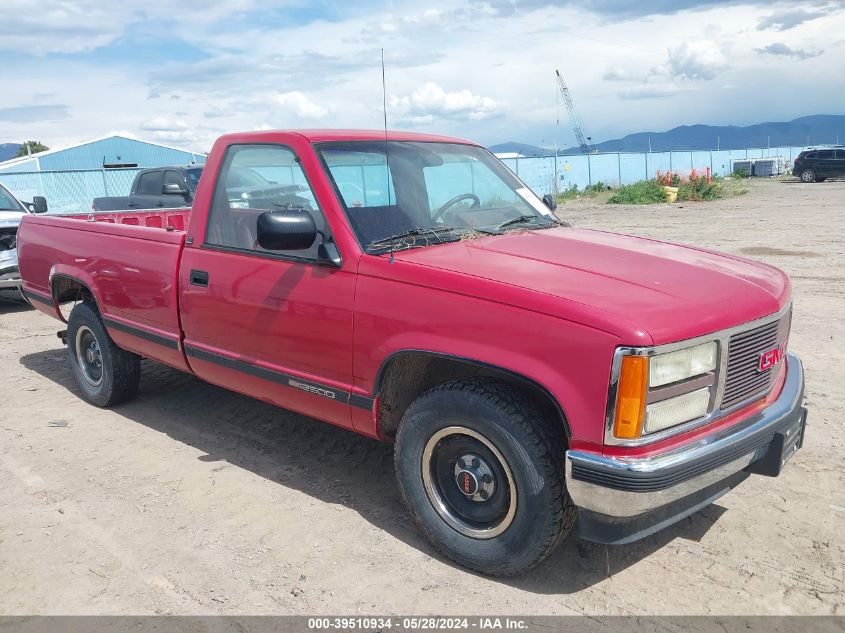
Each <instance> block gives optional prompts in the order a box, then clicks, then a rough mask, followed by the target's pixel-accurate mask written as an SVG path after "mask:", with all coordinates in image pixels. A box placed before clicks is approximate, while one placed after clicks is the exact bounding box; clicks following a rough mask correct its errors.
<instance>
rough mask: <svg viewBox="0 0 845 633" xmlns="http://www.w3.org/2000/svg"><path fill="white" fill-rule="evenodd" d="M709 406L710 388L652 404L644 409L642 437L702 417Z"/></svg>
mask: <svg viewBox="0 0 845 633" xmlns="http://www.w3.org/2000/svg"><path fill="white" fill-rule="evenodd" d="M709 405H710V387H705V388H704V389H698V390H697V391H693V392H691V393H685V394H683V395H680V396H675V397H674V398H667V399H666V400H661V401H659V402H653V403H652V404H650V405H648V406H647V407H646V409H645V422H644V423H643V435H648V434H649V433H655V432H657V431H662V430H663V429H668V428H669V427H670V426H676V425H678V424H681V423H682V422H688V421H689V420H697V419H698V418H701V417H704V416H705V415H707V407H708V406H709Z"/></svg>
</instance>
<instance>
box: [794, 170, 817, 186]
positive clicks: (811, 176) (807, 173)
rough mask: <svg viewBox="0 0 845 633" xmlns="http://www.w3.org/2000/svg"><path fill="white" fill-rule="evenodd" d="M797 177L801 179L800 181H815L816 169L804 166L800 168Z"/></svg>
mask: <svg viewBox="0 0 845 633" xmlns="http://www.w3.org/2000/svg"><path fill="white" fill-rule="evenodd" d="M798 177H799V178H800V179H801V182H816V171H815V170H814V169H810V168H809V167H805V168H804V169H802V170H801V173H800V174H799V175H798Z"/></svg>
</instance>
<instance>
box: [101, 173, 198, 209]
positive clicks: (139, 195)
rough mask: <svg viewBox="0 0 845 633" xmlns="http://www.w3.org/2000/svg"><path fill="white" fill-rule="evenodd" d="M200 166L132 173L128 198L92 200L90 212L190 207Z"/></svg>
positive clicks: (110, 197)
mask: <svg viewBox="0 0 845 633" xmlns="http://www.w3.org/2000/svg"><path fill="white" fill-rule="evenodd" d="M201 175H202V166H201V165H191V166H189V167H156V168H154V169H142V170H141V171H139V172H138V173H137V174H135V179H134V180H133V181H132V187H131V188H130V190H129V195H128V196H109V197H104V198H94V201H93V203H92V204H91V210H92V211H118V210H121V209H161V208H165V209H176V208H180V207H184V206H185V205H190V203H191V202H192V201H193V196H194V193H195V192H196V190H197V184H198V183H199V179H200V176H201Z"/></svg>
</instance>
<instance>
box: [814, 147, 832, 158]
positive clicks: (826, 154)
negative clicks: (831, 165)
mask: <svg viewBox="0 0 845 633" xmlns="http://www.w3.org/2000/svg"><path fill="white" fill-rule="evenodd" d="M816 158H824V159H828V158H833V150H832V149H823V150H820V151H818V152H816Z"/></svg>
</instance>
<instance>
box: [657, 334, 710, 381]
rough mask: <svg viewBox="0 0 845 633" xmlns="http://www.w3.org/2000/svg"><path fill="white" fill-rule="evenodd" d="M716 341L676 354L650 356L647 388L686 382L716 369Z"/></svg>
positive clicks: (682, 350)
mask: <svg viewBox="0 0 845 633" xmlns="http://www.w3.org/2000/svg"><path fill="white" fill-rule="evenodd" d="M716 352H717V347H716V341H711V342H710V343H704V344H702V345H696V346H695V347H688V348H687V349H679V350H678V351H677V352H669V353H668V354H658V355H657V356H652V357H651V359H650V362H649V373H648V386H649V387H660V386H661V385H668V384H669V383H673V382H678V381H680V380H686V379H687V378H693V377H694V376H700V375H701V374H706V373H707V372H708V371H713V370H714V369H716Z"/></svg>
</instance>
